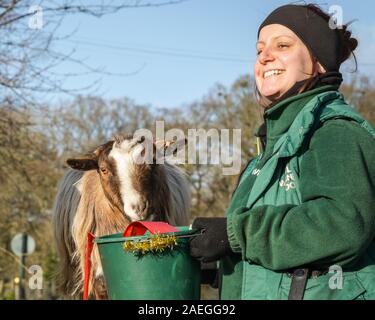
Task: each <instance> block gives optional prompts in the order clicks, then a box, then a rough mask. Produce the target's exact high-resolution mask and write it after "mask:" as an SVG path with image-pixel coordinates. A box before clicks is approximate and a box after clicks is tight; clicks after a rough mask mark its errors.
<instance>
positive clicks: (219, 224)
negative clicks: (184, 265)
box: [190, 218, 232, 262]
mask: <svg viewBox="0 0 375 320" xmlns="http://www.w3.org/2000/svg"><path fill="white" fill-rule="evenodd" d="M192 227H193V229H202V230H203V233H202V235H199V236H196V237H194V238H192V239H191V240H190V255H191V256H192V257H194V258H196V259H198V260H200V261H202V262H211V261H215V260H219V259H220V258H221V257H223V256H225V255H228V254H229V253H231V252H232V250H231V248H230V245H229V240H228V234H227V219H226V218H196V219H195V220H194V222H193V226H192Z"/></svg>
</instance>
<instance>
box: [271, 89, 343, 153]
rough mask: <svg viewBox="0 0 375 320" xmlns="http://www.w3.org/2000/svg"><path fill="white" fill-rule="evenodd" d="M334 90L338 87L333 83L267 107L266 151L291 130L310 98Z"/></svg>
mask: <svg viewBox="0 0 375 320" xmlns="http://www.w3.org/2000/svg"><path fill="white" fill-rule="evenodd" d="M332 90H336V88H335V87H333V86H331V85H327V86H322V87H319V88H316V89H313V90H309V91H306V92H304V93H301V94H297V95H295V96H292V97H289V98H287V99H285V100H283V101H280V102H279V103H277V104H276V105H274V106H272V107H271V108H269V109H267V110H266V111H265V112H264V120H265V123H266V132H267V138H266V139H267V140H266V153H268V152H270V151H271V150H272V149H273V148H274V146H275V143H276V142H277V141H278V140H279V138H280V137H281V136H282V135H283V134H285V133H286V132H287V131H288V130H289V128H290V127H291V125H292V123H293V122H294V121H295V119H296V117H297V116H298V114H299V113H300V112H301V110H302V109H303V108H304V107H305V106H306V104H307V103H308V102H309V101H310V100H312V99H313V98H314V97H316V96H317V95H319V94H321V93H324V92H327V91H332Z"/></svg>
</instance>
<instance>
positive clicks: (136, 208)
mask: <svg viewBox="0 0 375 320" xmlns="http://www.w3.org/2000/svg"><path fill="white" fill-rule="evenodd" d="M131 208H132V210H133V211H135V212H136V213H143V212H144V211H146V209H147V203H146V202H141V203H137V204H132V205H131Z"/></svg>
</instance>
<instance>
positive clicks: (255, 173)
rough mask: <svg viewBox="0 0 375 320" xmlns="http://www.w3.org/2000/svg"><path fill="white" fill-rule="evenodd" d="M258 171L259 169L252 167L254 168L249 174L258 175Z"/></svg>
mask: <svg viewBox="0 0 375 320" xmlns="http://www.w3.org/2000/svg"><path fill="white" fill-rule="evenodd" d="M259 173H260V170H259V169H254V170H253V171H252V172H251V174H252V175H253V176H259Z"/></svg>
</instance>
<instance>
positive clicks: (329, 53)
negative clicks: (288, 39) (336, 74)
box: [258, 5, 342, 71]
mask: <svg viewBox="0 0 375 320" xmlns="http://www.w3.org/2000/svg"><path fill="white" fill-rule="evenodd" d="M270 24H281V25H283V26H285V27H287V28H289V29H290V30H292V31H293V32H294V33H295V34H296V35H297V36H298V37H299V38H300V39H301V41H302V42H303V43H304V44H305V45H306V47H307V48H308V49H310V51H311V53H312V54H313V55H314V57H315V58H317V59H318V61H319V62H320V63H321V64H322V66H323V67H324V68H325V69H326V71H338V70H339V69H340V64H341V57H342V45H341V41H340V35H339V32H338V31H337V29H331V28H330V26H329V22H328V21H326V20H325V19H324V18H323V17H321V16H320V15H318V14H317V13H315V12H314V11H313V10H311V9H310V8H308V7H306V6H301V5H285V6H282V7H279V8H277V9H276V10H274V11H273V12H271V14H270V15H269V16H268V17H267V18H266V19H265V20H264V21H263V23H262V24H261V25H260V27H259V29H258V38H259V33H260V30H261V29H262V28H263V27H265V26H267V25H270Z"/></svg>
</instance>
